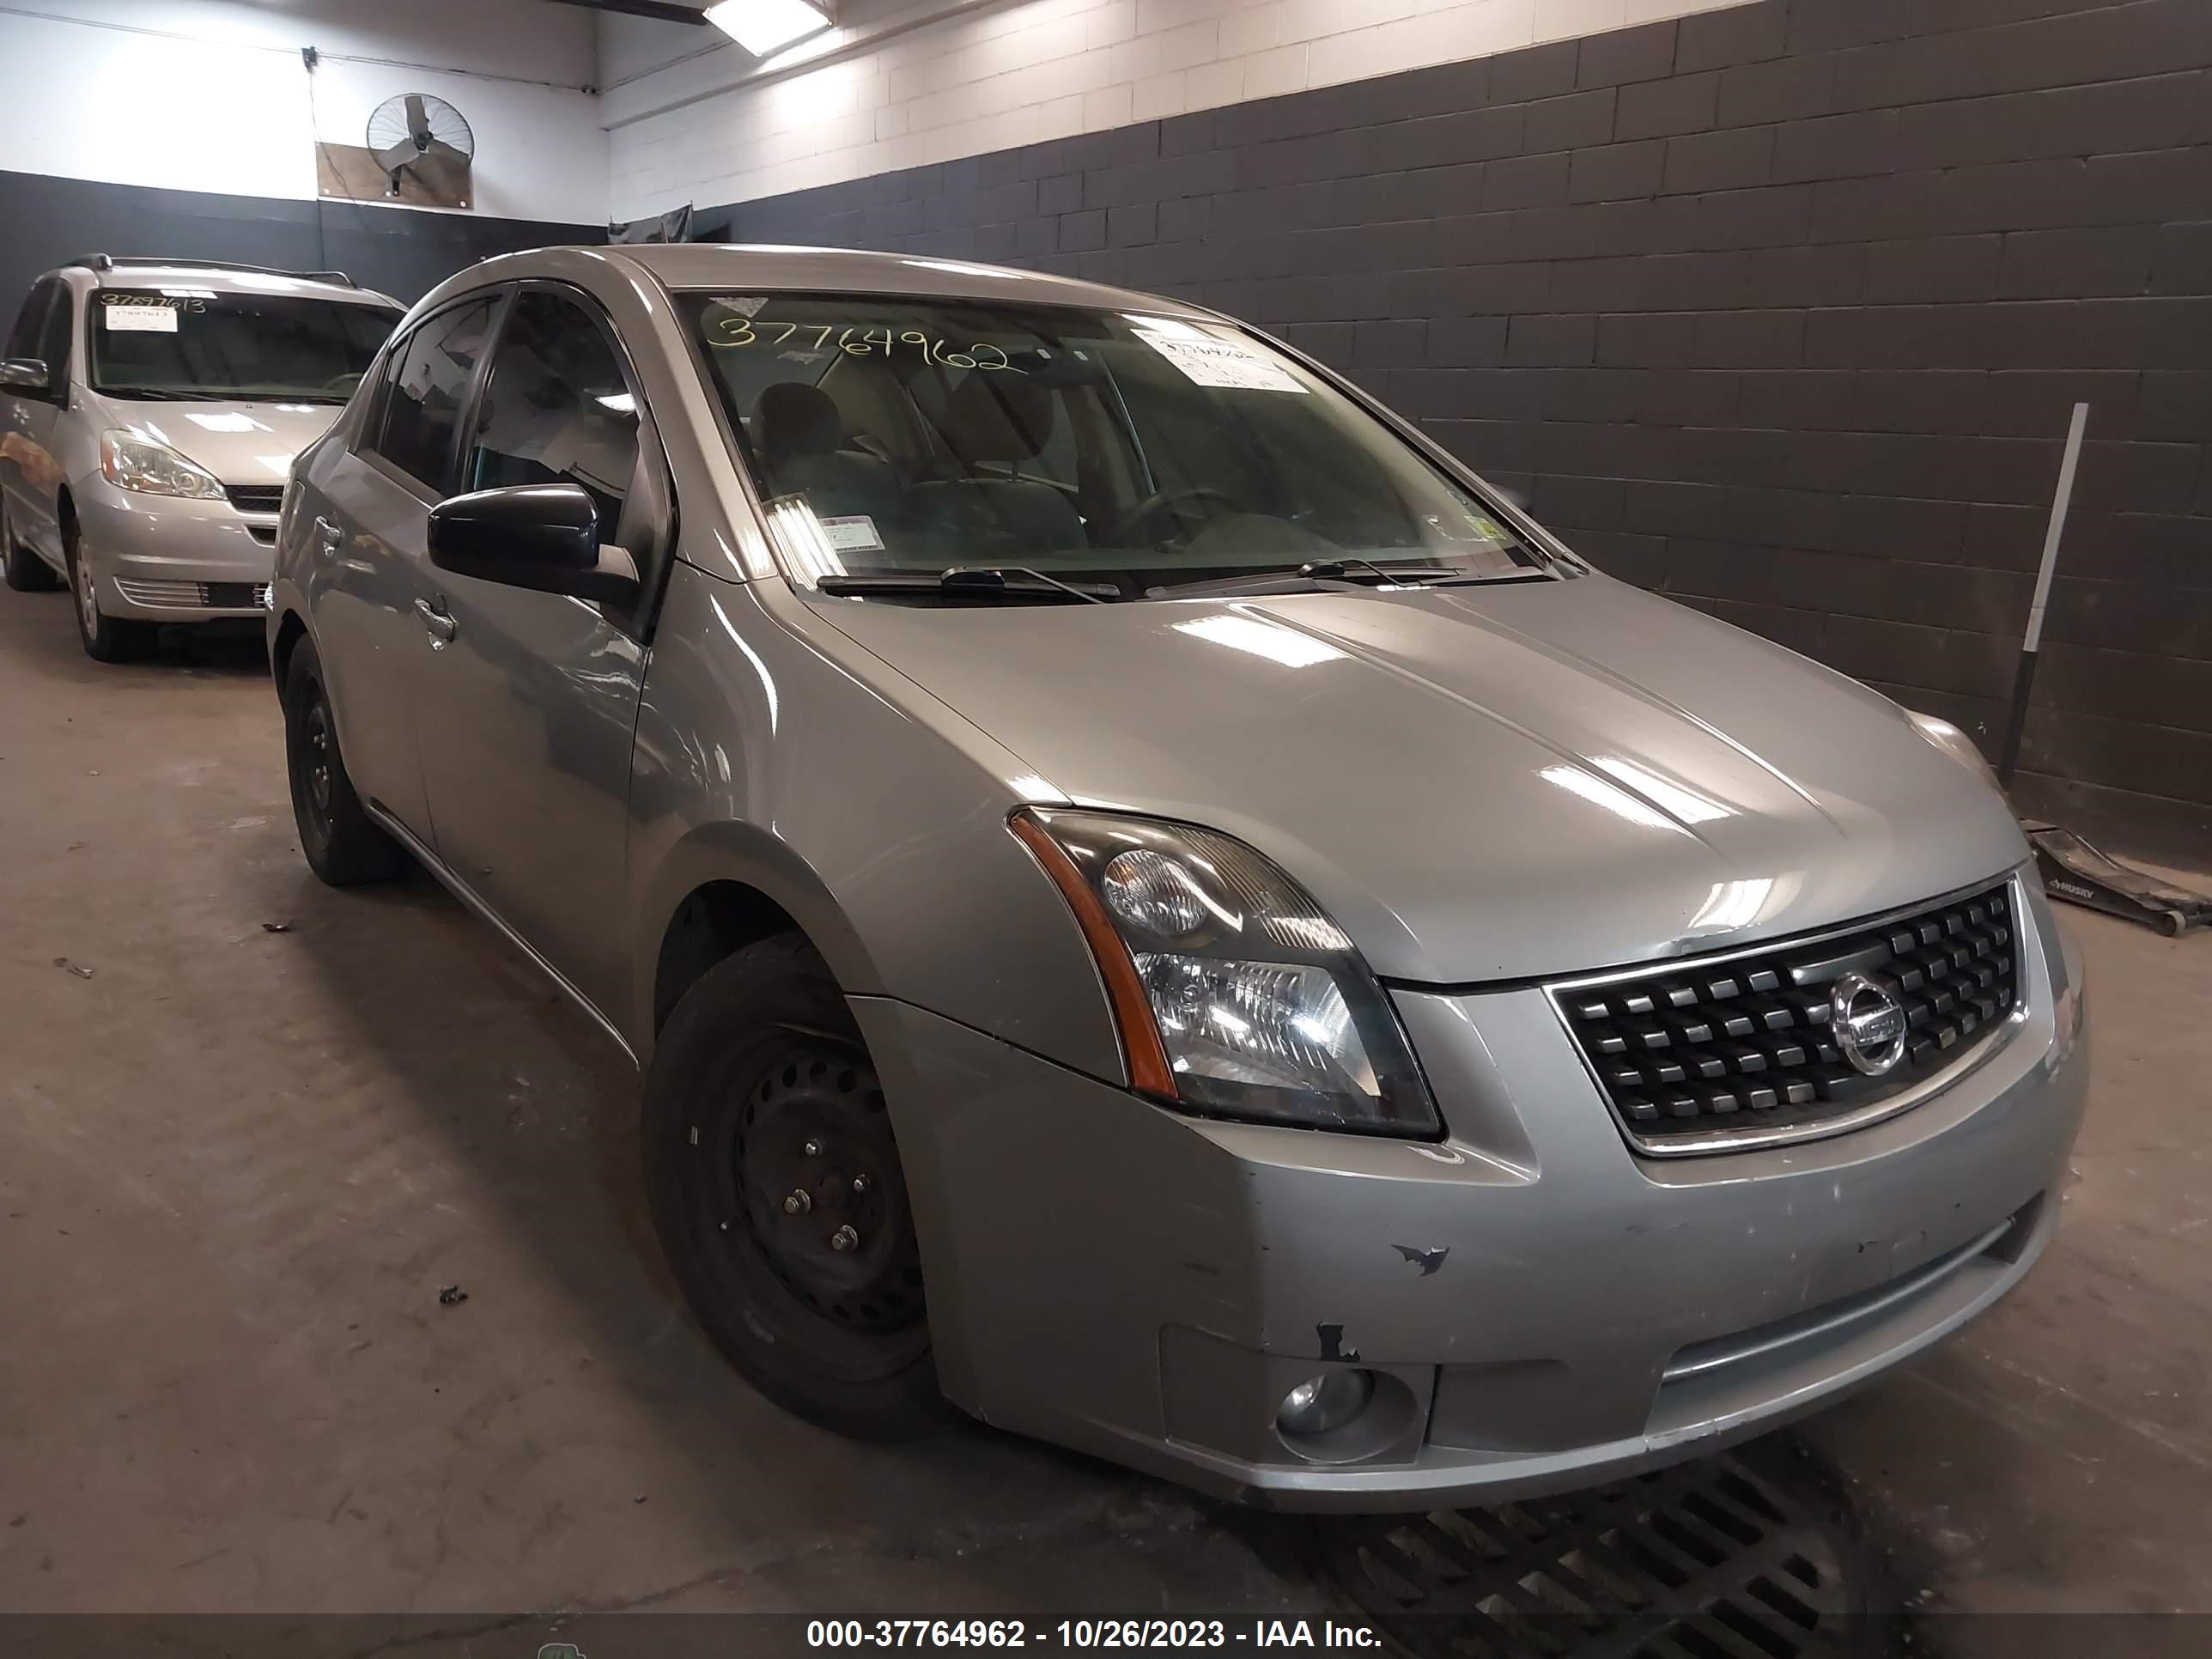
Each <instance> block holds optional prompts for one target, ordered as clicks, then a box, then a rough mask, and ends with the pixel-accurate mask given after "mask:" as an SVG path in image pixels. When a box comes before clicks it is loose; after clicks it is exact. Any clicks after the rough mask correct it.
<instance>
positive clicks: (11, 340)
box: [7, 276, 61, 357]
mask: <svg viewBox="0 0 2212 1659" xmlns="http://www.w3.org/2000/svg"><path fill="white" fill-rule="evenodd" d="M60 286H61V284H60V283H57V282H55V281H54V279H53V278H52V277H51V276H49V277H47V278H46V279H45V280H44V281H43V282H37V283H32V284H31V291H30V292H29V293H28V294H27V295H24V296H23V308H22V309H21V310H20V311H18V312H17V313H15V327H14V328H13V329H11V330H10V331H9V334H8V351H7V355H8V356H10V357H35V356H38V355H39V337H40V334H42V333H43V332H44V331H45V326H46V302H47V301H49V300H50V299H52V296H53V292H54V290H55V289H57V288H58V287H60Z"/></svg>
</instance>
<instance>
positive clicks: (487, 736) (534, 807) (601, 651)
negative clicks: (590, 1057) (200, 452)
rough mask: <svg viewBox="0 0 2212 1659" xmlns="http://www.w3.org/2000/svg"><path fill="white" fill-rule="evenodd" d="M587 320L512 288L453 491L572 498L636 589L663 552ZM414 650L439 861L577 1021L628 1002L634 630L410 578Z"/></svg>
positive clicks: (650, 578)
mask: <svg viewBox="0 0 2212 1659" xmlns="http://www.w3.org/2000/svg"><path fill="white" fill-rule="evenodd" d="M643 407H644V404H643V400H642V397H641V391H640V387H639V386H638V383H637V380H636V379H635V375H634V374H632V372H631V371H630V368H629V364H628V362H626V361H625V359H624V357H623V353H622V352H621V350H620V349H619V348H618V346H617V343H616V340H615V336H614V332H613V331H612V329H611V326H610V325H609V324H608V323H607V321H606V319H605V317H604V316H603V315H602V314H601V313H600V312H599V309H598V307H597V306H596V305H595V304H594V303H593V302H592V301H590V300H589V299H588V298H586V296H585V295H582V294H581V293H580V292H578V291H577V290H574V289H568V288H564V287H559V286H556V285H550V284H538V285H532V286H529V287H526V288H525V289H523V290H522V292H521V293H520V295H518V296H517V298H516V299H515V301H514V303H513V307H511V308H510V309H509V311H508V313H507V319H506V321H505V323H504V325H502V327H501V333H500V337H499V343H498V345H497V347H496V349H495V351H494V353H493V356H492V362H491V368H490V371H489V374H488V375H487V377H486V378H485V380H484V381H483V395H482V399H481V403H480V405H479V408H478V410H477V416H476V420H475V422H474V428H475V429H474V431H473V432H472V433H471V436H470V438H469V440H468V441H467V442H466V443H465V445H464V447H463V452H462V467H461V479H460V483H461V487H462V488H463V489H500V488H503V487H507V486H511V485H517V484H539V483H575V484H580V485H581V486H582V487H583V488H584V489H586V491H587V492H589V494H590V495H591V496H592V500H593V501H594V502H596V503H597V505H598V507H599V539H600V541H601V542H602V543H608V544H620V545H622V546H623V547H625V548H626V549H629V550H632V556H633V557H634V558H635V559H636V561H637V562H638V563H639V566H640V574H641V575H642V576H644V578H645V592H647V593H648V594H650V593H653V592H657V591H658V582H657V580H655V578H656V576H657V574H658V569H657V567H658V565H659V562H660V561H661V560H662V559H664V558H665V555H666V551H667V535H666V530H667V526H668V524H669V507H668V496H667V492H666V487H665V476H666V475H665V467H664V466H663V464H662V462H661V459H660V453H659V443H658V441H656V440H655V438H654V437H653V434H652V432H651V428H650V424H649V422H647V421H646V420H645V419H644V418H643V417H642V416H641V410H643ZM425 569H426V571H427V580H428V585H429V587H430V589H431V593H430V604H431V607H432V612H433V616H434V617H435V622H434V623H433V624H432V625H433V626H434V627H435V629H437V630H438V631H439V632H440V633H441V634H442V635H444V639H443V641H442V642H440V643H439V644H438V648H437V649H436V650H435V652H434V653H433V654H432V658H431V660H430V662H429V664H428V667H427V669H426V671H425V673H424V677H423V679H422V696H421V700H420V702H418V703H417V705H416V726H417V730H418V731H419V732H420V733H421V743H422V772H423V779H424V782H425V785H426V786H427V787H428V792H429V798H430V817H431V820H432V822H433V823H435V825H436V828H437V837H438V856H439V858H440V859H441V860H442V861H443V862H444V863H445V865H446V866H447V868H448V869H450V870H451V871H453V872H454V873H455V874H456V875H457V876H459V878H460V879H461V880H462V881H463V882H465V884H467V885H468V886H469V887H470V888H471V890H473V891H474V892H475V893H476V894H477V896H478V897H479V898H481V899H482V900H483V902H484V903H485V904H487V905H488V906H489V908H491V909H492V910H493V911H495V913H496V914H497V915H499V917H500V918H501V920H502V921H505V922H506V923H507V926H508V927H510V928H511V929H513V932H514V933H517V934H518V935H520V938H521V939H522V940H523V942H524V943H525V944H526V945H528V946H529V947H530V948H531V949H532V951H535V952H536V953H537V954H538V956H539V957H541V958H542V959H543V960H544V963H546V964H547V965H548V966H550V968H552V969H553V970H554V971H555V972H556V973H557V974H559V975H561V976H562V978H563V979H565V980H566V981H568V984H569V985H570V987H573V988H574V990H575V991H576V992H578V993H579V994H581V995H582V996H583V998H584V999H585V1000H586V1001H587V1002H589V1003H590V1004H591V1005H592V1006H594V1007H596V1008H598V1009H599V1010H601V1011H602V1012H605V1011H606V1010H609V1009H612V1008H617V1007H620V1006H623V1001H624V1000H625V997H626V995H627V989H628V974H629V957H628V955H627V950H628V939H627V936H626V932H625V930H624V928H623V927H621V926H620V925H618V924H619V921H620V919H621V918H622V917H623V915H626V914H627V906H626V902H625V892H624V882H625V872H626V868H627V866H626V854H627V850H628V835H629V779H630V752H631V747H632V741H633V738H634V737H635V731H636V726H637V710H638V699H639V696H640V691H641V686H642V684H643V680H644V670H645V660H646V647H645V641H644V633H645V619H644V617H643V615H642V614H638V615H631V614H626V613H624V612H623V611H618V610H616V609H614V608H611V607H608V606H604V605H597V604H594V603H592V601H590V600H587V599H573V598H568V597H566V596H563V595H561V594H556V593H540V592H532V591H530V590H528V589H525V588H520V587H509V586H504V585H502V584H500V583H497V582H491V581H485V580H479V579H478V578H476V577H473V576H464V575H458V574H453V573H452V572H450V571H444V570H439V569H436V568H433V567H428V566H426V567H425Z"/></svg>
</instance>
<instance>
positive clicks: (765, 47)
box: [707, 0, 829, 58]
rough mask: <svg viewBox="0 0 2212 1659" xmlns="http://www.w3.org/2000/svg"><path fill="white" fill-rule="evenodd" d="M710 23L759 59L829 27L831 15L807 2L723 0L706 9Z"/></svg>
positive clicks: (796, 0) (790, 0) (800, 0)
mask: <svg viewBox="0 0 2212 1659" xmlns="http://www.w3.org/2000/svg"><path fill="white" fill-rule="evenodd" d="M707 21H708V22H710V23H712V24H713V25H714V27H716V28H718V29H720V30H721V31H722V33H725V34H726V35H728V36H729V37H730V38H731V39H732V40H735V41H736V42H737V43H738V45H739V46H743V47H744V49H745V50H746V51H747V52H750V53H752V55H753V56H754V57H756V58H766V57H768V56H769V54H770V53H772V52H781V51H782V50H783V49H784V48H785V47H786V46H790V45H792V44H793V42H795V41H799V40H805V38H806V37H807V36H808V35H810V34H819V33H822V31H823V30H824V29H826V28H828V27H829V15H828V14H827V13H826V12H824V11H823V9H822V8H821V7H820V6H816V5H810V4H808V3H807V0H722V3H721V4H720V5H719V6H709V7H708V8H707Z"/></svg>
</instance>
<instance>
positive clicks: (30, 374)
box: [0, 357, 51, 398]
mask: <svg viewBox="0 0 2212 1659" xmlns="http://www.w3.org/2000/svg"><path fill="white" fill-rule="evenodd" d="M50 384H51V382H50V377H49V376H48V374H47V372H46V364H45V363H44V362H40V360H39V359H38V358H36V357H10V358H9V359H8V361H7V362H4V363H0V392H18V393H20V394H21V395H22V396H23V397H26V398H44V397H46V396H48V395H50V392H49V388H50Z"/></svg>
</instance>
